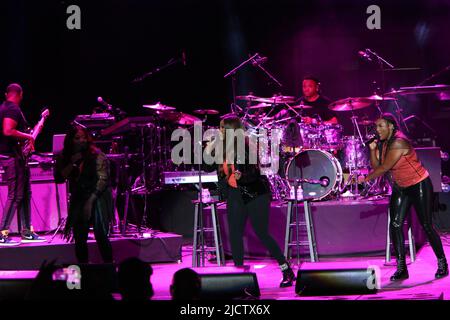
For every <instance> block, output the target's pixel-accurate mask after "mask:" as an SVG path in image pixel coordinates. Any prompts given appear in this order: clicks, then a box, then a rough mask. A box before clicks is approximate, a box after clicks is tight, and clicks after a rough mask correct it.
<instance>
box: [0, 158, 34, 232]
mask: <svg viewBox="0 0 450 320" xmlns="http://www.w3.org/2000/svg"><path fill="white" fill-rule="evenodd" d="M0 166H2V167H3V170H4V171H5V173H4V177H5V180H6V182H7V184H8V199H7V201H6V204H5V207H4V210H3V216H2V221H1V225H0V230H2V231H3V230H9V227H10V226H11V222H12V219H13V218H14V213H15V212H16V211H17V214H18V215H19V217H20V224H21V227H22V230H21V231H22V233H26V232H29V230H30V228H31V221H30V220H31V218H30V217H31V208H30V199H31V185H30V169H29V168H28V167H27V166H26V164H25V161H24V160H22V159H20V158H18V157H10V158H9V159H5V160H0Z"/></svg>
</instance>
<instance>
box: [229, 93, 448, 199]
mask: <svg viewBox="0 0 450 320" xmlns="http://www.w3.org/2000/svg"><path fill="white" fill-rule="evenodd" d="M442 92H447V93H448V92H450V86H447V85H436V86H427V87H404V88H400V89H399V90H397V91H395V90H393V91H391V92H388V93H386V94H384V95H383V96H379V95H372V96H369V97H348V98H345V99H341V100H337V101H334V102H332V103H331V104H330V105H329V106H328V108H329V109H330V110H333V111H336V112H349V113H350V114H351V120H352V124H353V135H350V136H344V130H343V127H342V125H340V124H336V123H330V122H326V121H320V120H317V119H312V120H311V119H309V121H304V120H305V117H302V116H301V112H298V111H301V110H302V109H311V108H312V107H311V106H308V105H291V104H293V103H294V102H295V98H294V97H292V96H282V95H277V96H274V97H270V98H263V97H258V96H255V95H253V94H250V95H246V96H237V97H236V98H237V100H241V101H245V102H247V107H246V108H243V109H242V111H241V112H240V114H239V116H240V117H241V119H242V121H243V123H244V125H245V126H246V128H247V129H248V131H249V133H250V134H258V130H259V129H264V130H266V132H267V133H268V134H267V139H269V140H271V139H280V143H279V146H280V149H279V153H275V154H276V155H277V156H276V157H275V158H274V156H273V155H274V153H273V152H271V150H266V151H265V152H263V154H262V155H261V154H260V155H259V156H260V160H264V161H261V162H262V163H265V165H264V166H261V165H260V168H261V172H262V174H265V175H266V176H267V177H268V179H269V182H270V184H271V189H272V194H273V198H274V199H275V200H281V199H283V198H284V197H286V196H288V195H289V189H290V187H291V182H292V181H295V180H296V179H299V180H303V181H314V182H317V181H324V179H325V180H326V181H327V183H326V184H320V183H302V188H303V195H304V196H307V197H309V198H311V199H313V200H325V199H331V198H337V197H340V196H343V197H345V196H349V197H360V196H377V195H380V194H383V193H386V192H388V191H389V190H388V189H386V188H384V187H380V186H375V185H374V184H370V185H365V186H362V185H360V184H359V183H358V177H359V176H361V175H367V174H368V172H369V170H370V156H369V148H368V146H367V145H366V144H365V143H364V141H365V140H368V139H369V136H370V135H369V133H370V131H373V128H374V125H375V121H374V120H371V119H361V120H360V119H359V118H358V117H357V116H356V115H355V114H354V111H356V110H360V109H364V108H368V107H370V106H373V107H376V108H377V109H378V111H379V112H380V113H382V110H381V103H382V102H383V101H390V102H391V101H392V102H395V103H396V104H397V100H398V97H399V96H406V95H411V94H430V93H433V94H442ZM276 106H282V108H283V109H285V110H291V111H293V112H291V113H289V112H285V113H281V114H282V116H281V117H277V116H274V115H272V113H273V110H274V109H275V107H276ZM397 106H398V104H397ZM255 111H256V116H255ZM279 114H280V113H279ZM292 114H294V116H292ZM400 120H401V121H403V119H402V118H401V117H400ZM361 127H362V128H363V130H361ZM280 131H281V135H280V134H277V135H275V134H274V132H280ZM268 145H276V144H270V143H269V144H268ZM271 157H272V158H271ZM277 157H278V158H277ZM267 158H269V159H267ZM270 162H276V163H278V164H281V166H280V168H279V170H278V171H276V172H275V171H274V170H273V169H268V166H267V163H270ZM275 167H276V168H278V167H277V166H275ZM270 168H273V166H271V167H270ZM361 189H363V190H362V191H361ZM367 190H371V192H366V191H367Z"/></svg>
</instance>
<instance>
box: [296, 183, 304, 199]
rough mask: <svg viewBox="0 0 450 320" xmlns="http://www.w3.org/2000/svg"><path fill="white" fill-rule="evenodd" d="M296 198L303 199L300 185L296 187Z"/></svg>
mask: <svg viewBox="0 0 450 320" xmlns="http://www.w3.org/2000/svg"><path fill="white" fill-rule="evenodd" d="M297 200H303V188H302V186H301V185H300V186H298V189H297Z"/></svg>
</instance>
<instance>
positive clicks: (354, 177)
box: [347, 100, 365, 197]
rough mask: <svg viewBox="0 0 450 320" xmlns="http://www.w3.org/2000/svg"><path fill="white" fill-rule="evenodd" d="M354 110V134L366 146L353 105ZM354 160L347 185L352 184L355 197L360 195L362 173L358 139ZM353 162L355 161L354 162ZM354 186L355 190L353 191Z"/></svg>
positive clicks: (354, 146)
mask: <svg viewBox="0 0 450 320" xmlns="http://www.w3.org/2000/svg"><path fill="white" fill-rule="evenodd" d="M349 103H350V105H352V101H351V100H350V101H349ZM351 111H352V117H351V120H352V124H353V136H354V137H355V138H357V140H358V139H359V141H361V144H362V145H363V146H365V143H364V140H363V138H362V135H361V130H360V129H359V124H358V120H357V119H358V116H355V112H354V109H353V107H352V108H351ZM353 162H354V167H353V165H350V177H349V181H348V182H347V185H348V184H350V192H351V193H352V194H353V196H354V197H357V196H359V190H358V175H359V174H360V170H359V169H360V168H359V158H358V153H357V148H356V141H355V143H354V144H353ZM352 164H353V163H352ZM353 188H354V191H353Z"/></svg>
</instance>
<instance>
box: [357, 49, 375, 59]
mask: <svg viewBox="0 0 450 320" xmlns="http://www.w3.org/2000/svg"><path fill="white" fill-rule="evenodd" d="M358 54H359V56H360V57H361V58H363V59H366V60H368V61H372V58H371V57H370V54H369V52H368V49H366V50H364V51H361V50H360V51H358Z"/></svg>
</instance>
